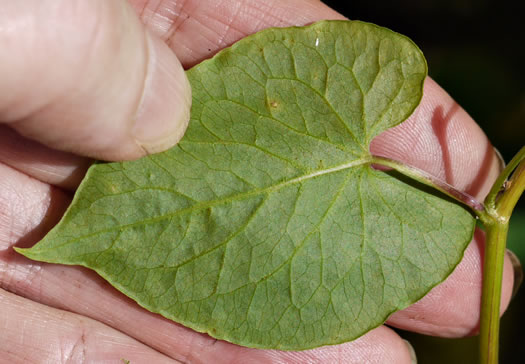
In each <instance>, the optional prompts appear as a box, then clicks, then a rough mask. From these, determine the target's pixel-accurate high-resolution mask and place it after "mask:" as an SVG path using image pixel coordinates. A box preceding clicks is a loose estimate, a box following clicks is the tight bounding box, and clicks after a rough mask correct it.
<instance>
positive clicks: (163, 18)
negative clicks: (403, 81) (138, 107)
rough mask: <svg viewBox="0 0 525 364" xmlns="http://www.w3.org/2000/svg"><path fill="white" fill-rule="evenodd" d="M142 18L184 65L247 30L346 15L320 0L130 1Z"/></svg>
mask: <svg viewBox="0 0 525 364" xmlns="http://www.w3.org/2000/svg"><path fill="white" fill-rule="evenodd" d="M129 2H130V3H131V4H132V5H133V6H134V8H135V10H136V11H137V12H138V13H139V15H140V17H141V19H142V21H143V22H144V24H146V25H147V26H148V27H149V29H151V30H152V31H153V32H154V33H155V34H156V35H157V36H159V37H160V38H162V39H164V40H165V41H166V43H167V44H168V45H169V46H170V47H171V48H172V49H173V51H174V52H175V54H176V55H177V57H179V59H180V60H181V62H182V64H183V65H184V66H185V67H191V66H193V65H195V64H196V63H198V62H201V61H202V60H204V59H206V58H209V57H211V56H212V55H213V54H214V53H216V52H217V51H218V50H220V49H222V48H225V47H227V46H229V45H231V44H233V43H235V42H236V41H238V40H239V39H241V38H243V37H245V36H246V35H249V34H252V33H255V32H257V31H259V30H262V29H265V28H268V27H273V26H281V27H282V26H290V25H305V24H308V23H312V22H314V21H317V20H320V19H344V17H343V16H342V15H340V14H338V13H337V12H336V11H334V10H332V9H330V8H329V7H327V6H326V5H324V4H323V3H322V2H320V1H319V0H286V1H283V0H266V1H259V0H247V1H240V0H226V1H216V0H187V1H178V0H155V1H152V0H129Z"/></svg>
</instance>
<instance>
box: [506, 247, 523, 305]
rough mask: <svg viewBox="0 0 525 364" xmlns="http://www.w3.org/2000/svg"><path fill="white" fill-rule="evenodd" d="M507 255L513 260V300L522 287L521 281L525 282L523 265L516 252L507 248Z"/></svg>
mask: <svg viewBox="0 0 525 364" xmlns="http://www.w3.org/2000/svg"><path fill="white" fill-rule="evenodd" d="M507 255H508V256H509V258H510V261H511V262H512V268H513V269H514V285H513V287H512V295H511V296H510V297H511V298H510V299H511V300H512V299H513V298H514V296H516V294H517V293H518V290H519V289H520V286H521V283H522V282H523V266H522V265H521V262H520V259H519V258H518V256H517V255H516V254H514V252H512V251H510V250H508V249H507Z"/></svg>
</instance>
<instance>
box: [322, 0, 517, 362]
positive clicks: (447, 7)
mask: <svg viewBox="0 0 525 364" xmlns="http://www.w3.org/2000/svg"><path fill="white" fill-rule="evenodd" d="M324 2H325V3H326V4H328V5H329V6H331V7H332V8H334V9H336V10H338V11H339V12H340V13H342V14H343V15H345V16H347V17H348V18H350V19H359V20H364V21H369V22H372V23H376V24H378V25H381V26H385V27H387V28H390V29H392V30H395V31H397V32H399V33H401V34H404V35H406V36H408V37H410V38H411V39H412V40H413V41H414V42H415V43H416V44H417V45H418V46H419V47H420V48H421V49H422V50H423V53H424V54H425V57H426V58H427V61H428V66H429V74H430V76H431V77H432V78H434V79H435V80H436V81H437V82H438V83H439V84H440V85H441V86H442V87H443V88H444V89H445V90H447V92H448V93H449V94H450V95H451V96H452V97H453V98H454V99H455V100H456V101H457V102H458V103H459V104H460V105H461V106H462V107H463V108H464V109H465V110H466V111H467V112H468V113H469V114H470V115H471V116H472V117H473V118H474V120H476V121H477V122H478V123H479V125H480V126H481V128H482V129H483V130H484V131H485V132H486V133H487V135H488V136H489V138H490V140H491V141H492V143H493V145H494V146H496V148H498V149H499V151H500V152H501V154H502V155H503V157H504V158H505V160H506V161H507V162H508V161H509V160H510V159H511V158H512V157H513V156H514V154H515V153H516V152H517V151H518V150H519V149H520V148H521V147H522V146H523V145H525V71H524V69H523V68H524V67H525V17H524V14H525V12H524V11H525V4H524V3H525V2H524V1H522V0H519V1H486V0H485V1H483V0H480V1H476V0H455V1H453V0H420V1H415V0H397V1H385V0H381V1H337V0H325V1H324ZM523 200H524V198H523V197H522V199H521V201H520V204H519V206H518V208H517V210H516V211H515V213H514V214H513V217H512V221H511V227H510V233H509V235H510V236H509V240H508V246H509V248H510V249H511V250H513V251H514V252H515V253H516V254H517V255H518V257H519V258H520V260H521V261H522V262H525V203H524V201H523ZM524 291H525V289H523V288H522V289H521V290H520V291H519V292H518V294H517V295H516V297H515V298H514V299H513V301H512V303H511V305H510V308H509V309H508V311H507V313H505V315H504V316H503V319H502V323H501V324H502V328H501V343H500V352H501V354H500V363H502V364H506V363H512V364H513V363H524V362H525V342H524V341H525V333H524V332H523V330H524V328H523V326H525V292H524ZM400 335H401V336H403V337H404V338H406V339H407V340H409V341H410V342H411V343H412V344H413V346H414V347H415V349H416V352H417V356H418V360H419V363H420V364H427V363H430V364H433V363H450V364H455V363H461V364H469V363H476V362H477V337H471V338H465V339H440V338H431V337H427V336H423V335H417V334H413V333H408V332H404V331H400Z"/></svg>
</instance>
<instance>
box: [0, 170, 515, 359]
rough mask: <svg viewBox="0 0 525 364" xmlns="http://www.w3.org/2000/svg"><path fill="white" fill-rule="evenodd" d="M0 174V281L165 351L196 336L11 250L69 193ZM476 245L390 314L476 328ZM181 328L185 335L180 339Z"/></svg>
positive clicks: (452, 328)
mask: <svg viewBox="0 0 525 364" xmlns="http://www.w3.org/2000/svg"><path fill="white" fill-rule="evenodd" d="M0 176H2V178H1V179H0V181H1V182H0V211H4V216H5V217H4V218H2V219H0V232H4V233H3V234H2V235H1V236H0V288H4V289H6V290H9V291H11V292H15V293H17V294H19V295H21V296H24V297H27V298H30V299H33V300H36V301H38V302H42V303H44V304H46V305H49V306H53V307H57V308H61V309H66V310H69V311H73V312H77V313H80V314H83V315H86V316H88V317H92V318H94V319H96V320H99V321H102V322H105V323H107V324H109V325H111V326H113V327H115V328H117V329H119V330H121V331H123V332H126V333H128V334H129V335H132V336H134V337H136V338H137V339H139V340H140V341H144V340H146V339H147V337H155V338H158V340H153V341H154V342H153V341H152V342H151V343H150V342H148V344H151V345H154V347H155V348H157V349H158V350H160V351H162V352H165V353H169V352H170V351H169V350H173V349H170V347H174V348H177V350H179V349H180V350H183V351H182V352H185V351H184V350H186V351H187V350H189V349H188V347H189V346H191V345H192V342H193V340H196V341H197V342H199V340H200V339H195V338H194V336H192V335H193V334H192V333H193V332H192V331H191V330H189V329H186V328H183V327H180V326H177V325H175V326H174V325H173V324H172V323H170V322H169V321H167V320H164V319H162V318H160V317H159V316H157V315H154V314H151V313H148V312H146V311H144V310H142V309H140V308H139V307H138V306H137V305H136V304H135V303H133V302H132V301H131V300H129V299H127V298H125V297H124V296H123V295H121V294H119V293H117V292H116V291H115V290H114V289H112V288H111V287H110V286H109V284H108V283H105V282H104V281H103V280H102V278H100V277H98V276H97V275H96V274H95V273H93V272H91V271H88V270H86V269H82V268H78V267H67V266H60V265H52V264H42V263H38V262H33V261H29V260H27V259H25V258H24V257H22V256H20V255H18V254H16V253H15V252H14V251H13V250H12V248H11V247H12V246H13V245H14V244H18V245H20V244H23V245H24V246H28V245H31V244H32V243H34V242H35V241H36V240H37V239H39V238H40V236H41V235H42V234H43V233H44V232H45V231H47V230H48V229H50V228H51V227H52V226H53V225H54V224H55V223H56V220H57V219H58V218H59V216H60V215H61V213H62V212H63V210H64V209H65V208H66V206H67V198H66V197H65V196H64V195H63V194H62V193H61V192H60V191H58V190H56V189H52V188H50V187H49V186H46V185H45V184H43V183H41V182H38V181H36V180H34V179H30V178H28V177H27V176H24V175H23V174H21V173H20V172H17V171H15V170H13V169H10V168H8V167H1V166H0ZM4 183H5V185H6V186H20V190H19V191H17V190H15V189H13V188H12V187H11V189H10V190H9V189H6V188H3V186H2V184H4ZM20 191H24V193H20ZM53 191H55V196H53ZM51 207H52V208H51ZM31 216H33V217H31ZM31 238H32V239H33V240H32V239H31ZM21 239H22V241H20V240H21ZM482 247H483V245H482V237H481V236H480V233H479V232H478V233H477V234H476V239H475V242H474V243H473V244H471V246H470V247H469V248H468V249H467V250H466V252H465V257H464V259H463V260H462V262H461V263H460V264H459V265H458V267H457V269H456V271H455V272H454V273H453V274H452V275H451V276H450V277H449V278H448V279H447V281H446V282H445V284H444V285H443V287H441V286H438V287H436V288H434V289H433V290H432V291H431V292H430V293H429V295H428V296H427V297H425V298H424V299H423V300H422V301H420V302H419V303H418V304H416V306H413V307H411V308H410V309H409V310H408V311H407V312H406V315H409V316H402V315H401V314H399V315H400V316H399V320H397V321H395V320H394V319H395V318H396V317H395V316H393V317H392V321H391V323H393V324H396V325H398V326H402V325H404V326H403V327H404V328H406V329H412V330H414V331H422V332H426V333H432V334H435V335H444V336H462V335H465V334H468V333H471V332H472V331H474V330H475V329H476V327H477V325H478V318H479V307H480V296H481V283H480V282H481V268H480V267H481V266H482V253H483V251H482ZM504 272H505V273H504V277H503V298H502V310H504V309H505V308H506V306H507V305H508V301H509V296H510V292H511V291H512V283H513V281H512V279H513V277H512V274H509V272H512V268H511V263H510V260H509V259H508V258H506V259H505V268H504ZM414 307H415V308H414ZM411 310H412V311H411ZM414 310H415V311H414ZM129 317H133V318H134V319H133V320H130V319H129ZM403 321H406V323H403ZM155 335H158V336H155ZM187 335H189V336H188V338H187V340H189V341H185V340H183V338H184V337H186V336H187ZM169 337H177V338H179V339H177V340H178V344H177V345H178V346H173V345H174V344H173V343H172V342H171V340H170V339H169ZM159 345H160V346H159ZM203 345H204V344H203Z"/></svg>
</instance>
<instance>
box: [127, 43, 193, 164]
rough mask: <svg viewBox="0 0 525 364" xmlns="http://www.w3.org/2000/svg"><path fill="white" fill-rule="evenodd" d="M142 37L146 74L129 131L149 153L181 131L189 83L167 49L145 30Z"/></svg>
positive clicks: (187, 114)
mask: <svg viewBox="0 0 525 364" xmlns="http://www.w3.org/2000/svg"><path fill="white" fill-rule="evenodd" d="M146 38H147V42H148V52H149V54H148V57H149V59H148V65H147V75H146V79H145V85H144V91H143V94H142V99H141V101H140V106H139V107H138V109H137V114H136V117H135V125H134V126H133V129H132V133H133V137H134V138H135V140H136V142H137V143H138V144H139V145H140V146H141V147H142V148H143V149H144V150H145V152H146V153H148V154H151V153H157V152H161V151H164V150H166V149H168V148H170V147H172V146H173V145H175V144H176V143H177V142H178V141H179V140H180V139H181V138H182V136H183V135H184V132H185V131H186V127H187V126H188V121H189V119H190V108H191V87H190V83H189V81H188V78H187V77H186V74H185V72H184V69H183V67H182V65H181V63H180V62H179V60H178V59H177V57H176V56H175V54H174V53H173V52H172V51H171V49H169V47H168V46H167V45H166V44H165V43H164V42H163V41H162V40H161V39H160V38H157V37H155V36H152V35H150V34H149V33H148V34H147V35H146Z"/></svg>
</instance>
